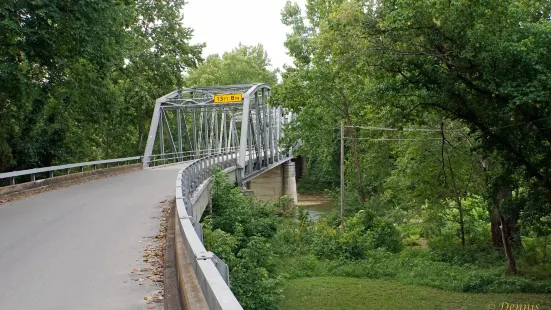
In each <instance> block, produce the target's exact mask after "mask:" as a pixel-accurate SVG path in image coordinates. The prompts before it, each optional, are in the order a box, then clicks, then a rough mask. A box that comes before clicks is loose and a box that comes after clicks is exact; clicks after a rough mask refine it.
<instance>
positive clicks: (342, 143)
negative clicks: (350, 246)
mask: <svg viewBox="0 0 551 310" xmlns="http://www.w3.org/2000/svg"><path fill="white" fill-rule="evenodd" d="M341 230H344V122H341Z"/></svg>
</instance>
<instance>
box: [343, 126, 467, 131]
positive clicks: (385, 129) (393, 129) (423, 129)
mask: <svg viewBox="0 0 551 310" xmlns="http://www.w3.org/2000/svg"><path fill="white" fill-rule="evenodd" d="M346 128H358V129H367V130H383V131H422V132H441V130H440V129H426V128H404V129H397V128H388V127H365V126H346ZM444 131H461V130H459V129H446V130H444Z"/></svg>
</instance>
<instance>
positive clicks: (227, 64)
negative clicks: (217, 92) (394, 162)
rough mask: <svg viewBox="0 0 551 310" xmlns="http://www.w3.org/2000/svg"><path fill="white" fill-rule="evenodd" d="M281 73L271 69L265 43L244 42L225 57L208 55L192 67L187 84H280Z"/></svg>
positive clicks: (225, 54)
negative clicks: (251, 44) (250, 43)
mask: <svg viewBox="0 0 551 310" xmlns="http://www.w3.org/2000/svg"><path fill="white" fill-rule="evenodd" d="M277 72H278V71H277V69H276V70H271V69H270V59H269V58H268V54H267V53H266V51H265V50H264V47H263V46H262V45H261V44H259V45H257V46H245V45H241V44H240V45H239V46H238V47H236V48H234V49H233V50H232V51H231V52H229V53H224V55H222V57H220V56H218V55H210V56H209V57H207V59H206V61H205V62H204V63H202V64H201V65H200V66H199V67H197V68H196V69H192V70H190V72H189V75H188V76H187V78H186V85H187V86H188V87H194V86H195V87H196V86H221V85H238V84H252V83H265V84H268V85H271V86H273V85H275V84H276V83H277Z"/></svg>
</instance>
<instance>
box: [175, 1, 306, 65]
mask: <svg viewBox="0 0 551 310" xmlns="http://www.w3.org/2000/svg"><path fill="white" fill-rule="evenodd" d="M285 2H286V0H188V4H187V5H186V6H185V7H184V26H186V27H191V28H193V29H194V36H193V39H192V43H203V42H204V43H206V44H207V47H206V48H205V49H204V51H203V56H205V57H206V56H208V55H210V54H220V55H222V54H223V53H224V52H229V51H231V50H232V49H233V48H234V47H236V46H237V45H238V44H239V43H240V42H241V43H243V44H245V45H256V44H258V43H261V44H262V45H264V48H265V49H266V51H267V52H268V56H269V57H270V59H271V61H272V66H274V67H278V68H282V67H283V64H285V63H287V64H291V62H292V61H291V59H290V57H289V56H287V55H286V49H285V46H283V42H284V41H285V34H286V33H287V32H288V31H289V29H288V28H287V27H286V26H285V25H283V24H282V23H281V10H282V9H283V6H284V5H285ZM296 2H298V3H299V4H300V5H301V6H302V7H303V8H304V5H305V2H306V0H297V1H296Z"/></svg>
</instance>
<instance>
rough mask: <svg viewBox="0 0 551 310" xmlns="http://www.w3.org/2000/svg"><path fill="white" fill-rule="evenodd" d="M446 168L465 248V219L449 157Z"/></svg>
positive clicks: (462, 243)
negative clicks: (448, 170) (449, 177)
mask: <svg viewBox="0 0 551 310" xmlns="http://www.w3.org/2000/svg"><path fill="white" fill-rule="evenodd" d="M448 168H449V169H450V176H451V178H452V185H453V192H454V194H455V201H456V203H457V208H459V227H460V230H461V245H462V246H463V247H465V217H464V214H463V213H464V212H463V204H462V203H461V196H460V195H459V191H458V190H457V183H456V182H455V174H454V173H453V168H452V161H451V159H450V156H448Z"/></svg>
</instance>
